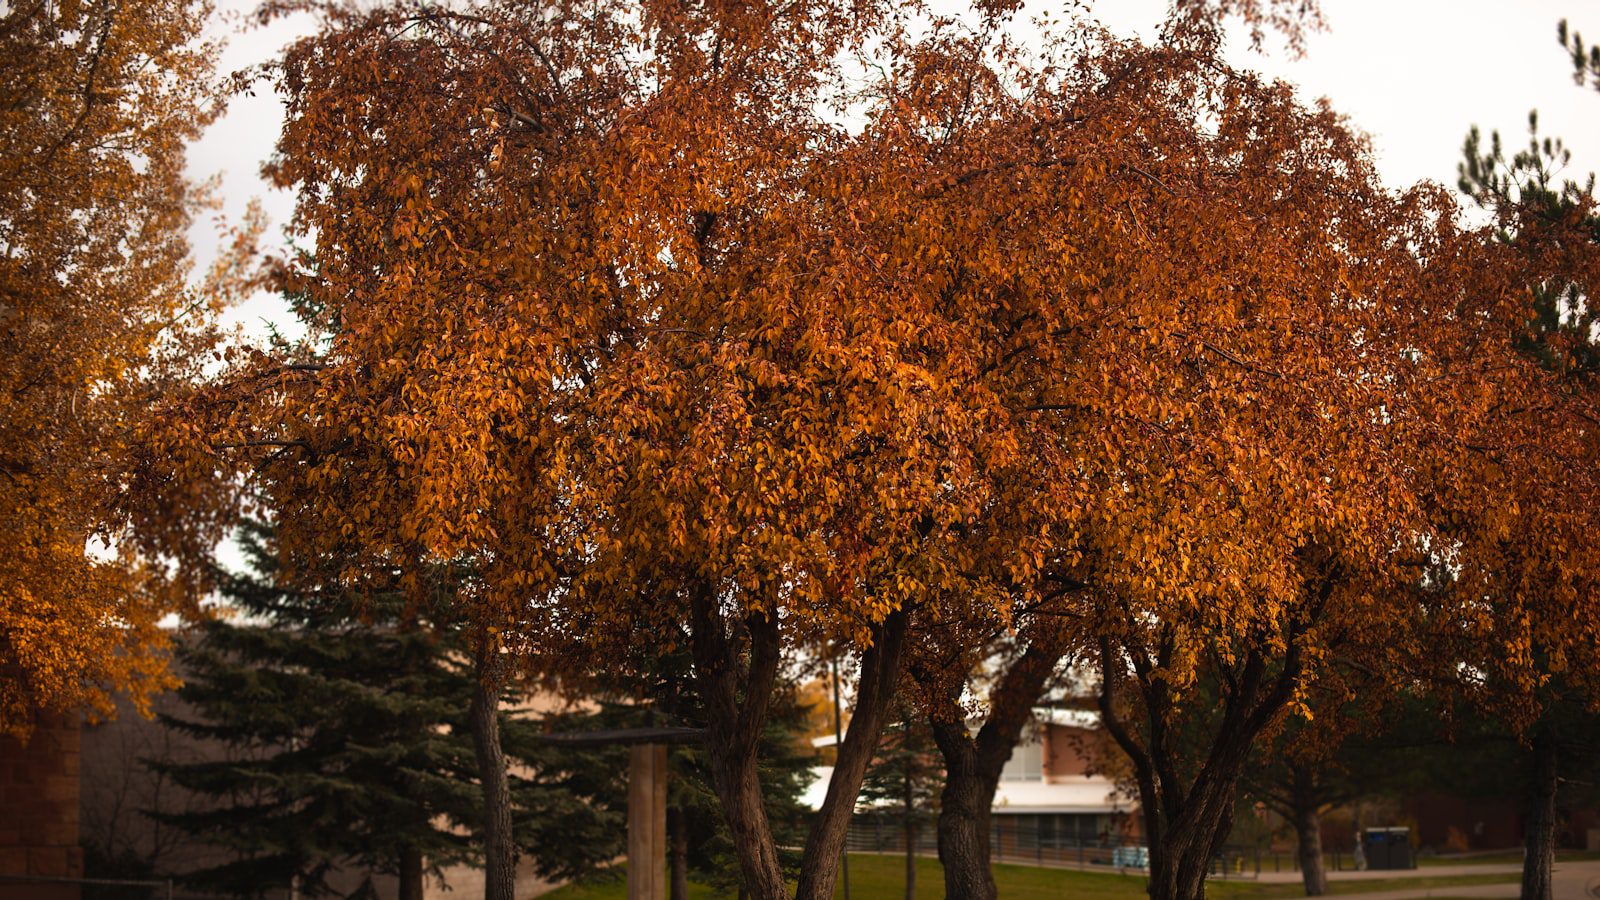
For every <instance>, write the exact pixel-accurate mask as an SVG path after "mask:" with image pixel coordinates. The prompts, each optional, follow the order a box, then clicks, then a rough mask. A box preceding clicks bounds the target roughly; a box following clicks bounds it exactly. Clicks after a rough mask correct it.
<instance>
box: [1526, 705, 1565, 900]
mask: <svg viewBox="0 0 1600 900" xmlns="http://www.w3.org/2000/svg"><path fill="white" fill-rule="evenodd" d="M1528 762H1529V769H1530V774H1531V775H1532V778H1531V779H1530V784H1529V790H1528V818H1527V824H1526V825H1525V826H1523V836H1522V840H1523V855H1522V900H1551V889H1552V888H1551V882H1550V870H1551V867H1552V866H1554V865H1555V861H1556V779H1557V774H1558V773H1557V770H1556V737H1555V735H1554V734H1553V733H1552V732H1551V730H1550V728H1549V726H1545V727H1543V728H1540V729H1539V730H1538V731H1537V732H1535V733H1534V735H1533V746H1532V747H1531V748H1529V759H1528Z"/></svg>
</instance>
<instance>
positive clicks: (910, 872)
mask: <svg viewBox="0 0 1600 900" xmlns="http://www.w3.org/2000/svg"><path fill="white" fill-rule="evenodd" d="M891 716H892V718H891V721H890V723H889V724H888V725H886V726H885V727H884V730H883V737H882V738H880V739H879V741H878V753H877V755H876V756H875V757H874V758H873V760H872V765H871V767H870V768H868V769H867V777H866V779H865V780H864V781H863V782H862V783H861V800H860V801H859V802H861V803H863V804H866V805H869V806H871V807H872V808H873V809H874V811H875V812H877V813H879V814H881V815H885V816H891V817H893V818H895V819H898V820H899V822H900V828H901V832H902V834H904V836H905V847H906V900H914V898H915V897H916V895H917V843H918V840H917V836H918V834H919V833H920V832H921V830H922V826H923V825H924V824H925V823H927V822H928V821H931V820H932V818H933V813H934V807H935V804H936V802H937V800H938V798H939V789H940V788H941V787H942V786H943V779H942V777H941V776H942V772H943V769H942V767H941V758H940V756H939V748H938V747H937V746H936V745H935V744H934V740H933V732H932V731H931V730H930V729H929V726H928V720H927V718H926V717H925V716H921V715H918V713H917V709H916V707H915V704H914V703H913V702H912V701H911V700H910V699H908V698H907V697H906V696H905V694H904V693H901V695H900V696H898V697H896V698H895V706H894V711H893V713H892V714H891Z"/></svg>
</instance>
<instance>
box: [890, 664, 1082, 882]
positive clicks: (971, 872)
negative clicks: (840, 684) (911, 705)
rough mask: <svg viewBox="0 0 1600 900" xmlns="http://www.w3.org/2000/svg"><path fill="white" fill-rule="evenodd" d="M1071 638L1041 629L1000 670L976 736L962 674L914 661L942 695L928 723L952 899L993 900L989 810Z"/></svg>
mask: <svg viewBox="0 0 1600 900" xmlns="http://www.w3.org/2000/svg"><path fill="white" fill-rule="evenodd" d="M1066 648H1067V644H1066V642H1065V641H1064V640H1063V639H1062V637H1061V636H1060V635H1059V634H1054V633H1051V634H1039V635H1035V636H1034V639H1033V640H1031V641H1030V642H1029V644H1028V649H1027V650H1025V651H1024V652H1023V654H1022V655H1021V656H1020V657H1018V658H1017V659H1016V661H1015V662H1013V663H1012V664H1011V666H1010V667H1009V668H1008V669H1007V670H1006V672H1005V674H1004V675H1002V676H1001V679H1000V682H999V683H998V684H997V685H996V686H995V689H994V692H993V694H992V695H991V696H990V698H989V700H990V714H989V719H988V721H986V722H985V723H984V724H983V727H982V728H980V729H979V730H978V734H977V736H976V737H974V736H973V735H972V734H971V732H969V731H968V730H967V723H966V721H965V716H964V713H963V710H962V708H961V702H960V701H961V692H962V689H963V687H964V684H963V683H961V682H960V681H950V680H948V679H943V680H941V679H940V678H939V675H938V674H937V673H933V672H926V671H922V670H920V669H918V668H913V674H914V675H916V676H917V678H918V681H920V682H921V683H922V684H923V685H924V687H926V688H929V689H930V690H932V691H933V692H934V693H935V694H936V696H937V697H938V699H937V701H936V702H937V703H938V708H936V709H933V710H932V711H931V715H930V716H929V725H930V727H931V729H932V731H933V738H934V742H935V743H936V744H938V746H939V753H940V755H941V756H943V757H944V767H945V782H944V790H943V792H942V793H941V794H940V802H939V820H938V840H939V863H940V865H941V866H942V867H943V868H944V882H945V896H946V898H948V900H995V898H996V897H997V896H998V889H997V888H996V886H995V883H994V874H993V871H992V869H991V866H990V855H991V852H992V848H991V847H990V845H989V824H990V809H991V808H992V807H993V805H994V795H995V790H996V788H997V787H998V786H999V784H1000V772H1001V770H1002V769H1004V768H1005V764H1006V760H1008V759H1010V758H1011V753H1012V751H1013V750H1014V749H1015V748H1016V746H1017V742H1018V740H1020V739H1021V736H1022V730H1023V728H1024V727H1025V726H1026V725H1027V724H1028V721H1029V720H1030V719H1031V718H1032V716H1033V705H1034V704H1035V703H1036V702H1038V699H1039V697H1040V695H1041V694H1042V693H1043V692H1044V689H1045V685H1046V684H1047V683H1048V682H1049V680H1050V676H1051V674H1052V673H1054V671H1055V669H1056V666H1057V664H1059V663H1060V661H1061V658H1062V657H1063V656H1065V655H1066Z"/></svg>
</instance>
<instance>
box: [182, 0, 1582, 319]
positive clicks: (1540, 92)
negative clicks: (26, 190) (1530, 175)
mask: <svg viewBox="0 0 1600 900" xmlns="http://www.w3.org/2000/svg"><path fill="white" fill-rule="evenodd" d="M218 5H219V7H220V8H221V9H223V10H224V16H229V15H230V14H231V16H232V19H231V20H227V21H225V22H223V23H221V24H219V26H218V32H219V33H224V34H228V35H230V38H229V46H228V48H227V51H226V53H225V55H224V58H223V60H222V69H223V71H225V72H226V71H233V70H236V69H240V68H244V67H246V66H249V65H252V64H255V63H258V62H261V61H263V60H265V59H268V58H270V57H271V56H272V55H273V54H274V53H275V52H276V50H277V48H279V47H281V46H282V45H283V44H284V42H285V41H287V40H289V39H292V38H293V37H294V36H295V35H296V34H297V32H298V31H299V30H300V29H303V28H305V27H306V21H305V20H304V19H301V20H298V21H296V20H291V21H288V22H280V23H278V24H276V25H274V26H273V27H271V28H269V29H259V28H254V29H250V30H248V31H245V32H243V33H238V32H237V24H238V23H237V17H238V15H239V13H241V12H243V11H246V10H248V9H250V8H252V7H253V6H254V2H253V0H219V4H218ZM1036 5H1037V4H1030V7H1032V6H1036ZM1323 5H1324V12H1325V14H1326V17H1327V19H1328V30H1327V31H1326V32H1324V33H1321V34H1317V35H1314V36H1313V37H1312V39H1311V41H1310V42H1309V46H1308V49H1307V53H1306V55H1305V57H1304V58H1302V59H1298V60H1297V59H1293V58H1291V57H1289V55H1288V54H1287V53H1286V52H1285V51H1284V50H1283V48H1282V46H1281V42H1269V52H1268V53H1267V54H1265V55H1262V54H1256V53H1253V52H1251V51H1249V49H1248V47H1247V46H1246V45H1245V42H1243V41H1237V42H1235V46H1232V47H1231V48H1230V55H1231V56H1232V58H1233V60H1234V62H1235V63H1236V64H1238V65H1241V66H1244V67H1247V68H1253V69H1257V70H1259V71H1262V72H1264V73H1267V74H1269V75H1273V76H1276V77H1280V78H1283V79H1285V80H1287V81H1289V82H1291V83H1294V84H1296V85H1298V86H1299V88H1300V90H1301V91H1302V93H1303V95H1304V96H1305V98H1306V99H1307V100H1308V101H1309V100H1313V99H1316V98H1318V97H1327V98H1329V99H1330V100H1331V101H1332V102H1333V105H1334V107H1335V108H1336V109H1337V110H1339V111H1340V112H1342V113H1344V114H1345V115H1347V116H1348V117H1349V118H1350V119H1351V121H1352V122H1353V124H1354V125H1355V126H1356V127H1358V128H1360V129H1361V130H1363V131H1365V132H1366V133H1368V134H1369V135H1371V136H1372V139H1373V146H1374V150H1375V153H1376V155H1377V162H1378V166H1379V170H1380V171H1381V172H1382V173H1383V176H1384V178H1385V179H1386V180H1387V181H1388V182H1389V184H1390V185H1391V186H1395V187H1400V186H1404V185H1408V184H1411V183H1413V182H1416V181H1418V180H1422V179H1432V180H1435V181H1439V182H1442V183H1444V184H1446V185H1452V186H1453V185H1454V182H1455V167H1456V162H1457V160H1458V159H1459V158H1460V153H1461V150H1460V148H1461V142H1462V139H1463V138H1464V137H1465V135H1466V132H1467V129H1468V128H1469V127H1470V126H1471V125H1473V124H1477V125H1479V126H1481V127H1482V128H1483V129H1484V131H1485V132H1488V131H1490V130H1494V129H1499V130H1500V132H1501V133H1502V135H1503V136H1504V137H1505V139H1506V141H1507V144H1508V145H1509V146H1510V147H1512V148H1517V147H1520V146H1521V145H1522V144H1523V143H1524V142H1525V135H1526V120H1527V114H1528V111H1529V110H1530V109H1534V108H1537V109H1538V110H1539V113H1540V128H1541V131H1542V132H1543V133H1545V134H1549V135H1557V136H1561V137H1563V138H1565V139H1566V141H1567V144H1568V146H1569V147H1571V148H1572V149H1573V150H1574V155H1573V165H1572V177H1573V178H1574V179H1575V180H1582V178H1583V177H1584V176H1585V175H1587V173H1589V172H1591V171H1595V170H1596V169H1600V94H1597V93H1596V92H1595V91H1593V90H1592V89H1585V88H1579V87H1577V86H1575V85H1573V83H1572V79H1571V69H1570V65H1569V63H1568V61H1567V58H1566V57H1565V56H1564V55H1563V54H1562V52H1561V49H1560V47H1559V46H1558V45H1557V43H1556V23H1557V22H1558V21H1559V20H1560V19H1562V18H1563V17H1566V18H1568V19H1570V20H1571V24H1572V25H1573V27H1574V28H1576V29H1577V30H1579V31H1585V32H1587V33H1588V34H1589V35H1590V36H1591V37H1595V38H1600V5H1597V4H1596V3H1595V2H1594V0H1323ZM1091 6H1092V8H1093V10H1094V12H1095V14H1096V15H1098V16H1099V17H1100V18H1101V20H1102V21H1103V22H1104V23H1105V24H1106V25H1107V26H1109V27H1110V28H1111V29H1112V30H1113V31H1115V32H1118V33H1123V34H1134V33H1137V34H1140V35H1143V36H1146V37H1149V36H1152V35H1153V34H1154V31H1155V29H1156V26H1157V25H1158V24H1159V23H1160V21H1161V19H1162V16H1163V13H1164V11H1165V9H1166V6H1167V2H1166V0H1097V2H1094V3H1092V4H1091ZM1024 27H1025V26H1024ZM281 120H282V107H281V104H280V103H279V101H278V100H277V98H275V97H273V96H272V95H271V94H270V93H268V92H259V93H258V94H257V95H256V96H254V97H243V98H237V99H235V100H234V101H233V102H232V104H231V105H230V107H229V110H228V113H227V114H226V115H225V116H224V117H223V118H222V119H221V120H220V121H219V122H218V123H217V124H216V125H214V126H213V127H212V128H211V130H210V131H209V132H208V133H207V134H206V136H205V137H204V138H203V139H202V140H201V141H199V142H198V143H196V144H195V146H194V147H193V149H192V151H191V156H190V170H191V173H192V174H193V175H195V176H196V177H209V176H211V175H214V174H219V173H220V174H221V175H222V177H223V184H222V195H223V199H224V204H225V205H224V210H223V215H225V216H227V217H229V218H232V219H234V220H237V218H238V217H239V216H240V215H241V214H242V213H243V211H244V209H245V206H246V204H247V203H248V202H249V201H250V200H251V198H257V199H259V200H261V202H262V203H263V205H264V206H265V208H266V210H267V212H268V214H269V216H270V218H271V220H272V221H273V223H274V224H273V226H272V229H271V230H270V231H269V234H268V237H269V240H276V239H277V237H278V235H279V234H280V232H281V228H282V225H283V223H285V222H286V221H287V219H288V216H289V212H290V209H291V203H290V200H289V198H288V197H287V196H286V195H284V194H282V193H281V192H274V191H271V190H269V188H268V186H267V185H266V184H265V183H264V182H263V181H261V179H260V177H259V174H258V172H259V169H260V166H261V164H262V163H263V162H264V161H265V160H266V159H267V157H268V155H269V154H270V153H271V151H272V145H273V142H274V140H275V139H276V136H277V130H278V126H279V123H280V122H281ZM192 238H193V240H194V245H195V256H196V261H197V265H198V266H199V267H204V266H205V265H206V264H207V263H208V262H209V260H210V259H211V258H212V257H213V256H214V255H215V252H216V246H217V240H216V237H215V228H214V226H213V224H212V223H211V222H210V221H205V222H200V223H197V224H196V227H195V229H194V230H193V232H192ZM231 318H232V319H233V320H234V321H237V322H240V323H241V324H243V325H244V326H245V327H246V329H247V330H248V331H250V332H254V333H257V334H259V333H261V332H262V331H263V330H264V325H263V323H264V321H265V320H268V319H270V320H274V321H277V322H278V323H279V324H280V325H284V324H287V323H288V322H289V317H288V315H287V313H286V310H285V309H284V307H283V305H282V303H281V302H280V301H278V300H277V299H276V298H273V297H266V296H263V297H258V298H256V299H254V300H252V301H250V302H249V303H246V304H243V305H242V307H241V308H240V309H238V310H236V311H235V312H234V313H233V315H232V316H231Z"/></svg>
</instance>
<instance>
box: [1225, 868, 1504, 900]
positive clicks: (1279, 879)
mask: <svg viewBox="0 0 1600 900" xmlns="http://www.w3.org/2000/svg"><path fill="white" fill-rule="evenodd" d="M1521 871H1522V866H1520V865H1515V864H1512V863H1484V864H1480V865H1471V864H1463V865H1459V866H1429V867H1427V868H1426V869H1368V870H1366V871H1362V872H1357V871H1354V870H1351V869H1345V870H1343V871H1339V872H1329V873H1328V880H1329V881H1388V880H1390V879H1392V878H1449V877H1451V876H1455V875H1515V874H1518V873H1520V872H1521ZM1244 878H1252V879H1253V880H1256V881H1260V882H1261V883H1262V884H1287V883H1290V882H1299V881H1300V873H1299V872H1262V873H1261V876H1260V877H1259V878H1254V877H1253V876H1250V875H1246V876H1244ZM1230 880H1231V879H1230ZM1362 896H1363V897H1368V896H1374V897H1375V896H1377V895H1376V894H1362ZM1455 896H1460V895H1455Z"/></svg>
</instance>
